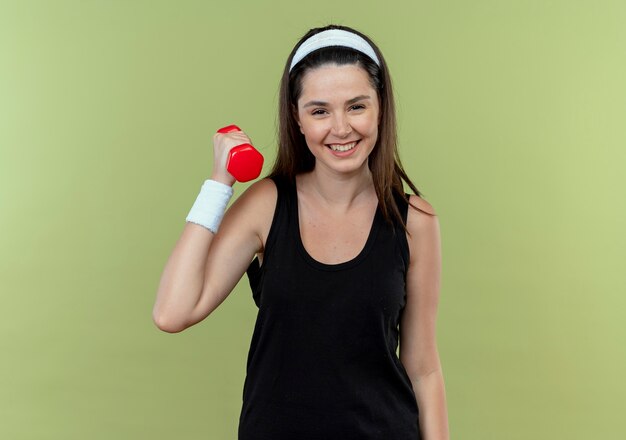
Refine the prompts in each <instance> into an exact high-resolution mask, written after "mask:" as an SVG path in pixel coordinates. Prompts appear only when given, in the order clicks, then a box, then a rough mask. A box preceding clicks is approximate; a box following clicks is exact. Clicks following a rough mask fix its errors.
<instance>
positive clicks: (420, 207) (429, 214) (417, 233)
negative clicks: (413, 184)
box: [406, 195, 439, 255]
mask: <svg viewBox="0 0 626 440" xmlns="http://www.w3.org/2000/svg"><path fill="white" fill-rule="evenodd" d="M406 229H407V231H408V235H407V239H408V241H409V248H410V252H411V254H413V255H415V254H416V253H421V252H422V251H429V249H430V248H432V246H433V245H434V244H436V243H437V242H438V241H439V217H438V216H437V213H436V212H435V209H434V208H433V206H432V205H431V204H430V203H429V202H428V201H426V200H425V199H423V198H422V197H420V196H416V195H411V196H410V197H409V208H408V213H407V222H406Z"/></svg>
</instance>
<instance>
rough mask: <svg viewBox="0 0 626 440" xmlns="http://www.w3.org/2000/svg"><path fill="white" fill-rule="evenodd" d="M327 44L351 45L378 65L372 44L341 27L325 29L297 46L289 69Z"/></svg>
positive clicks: (327, 45)
mask: <svg viewBox="0 0 626 440" xmlns="http://www.w3.org/2000/svg"><path fill="white" fill-rule="evenodd" d="M329 46H346V47H351V48H352V49H355V50H358V51H359V52H362V53H364V54H365V55H367V56H368V57H370V58H371V59H373V60H374V61H376V64H378V66H379V67H380V61H378V57H377V56H376V53H375V52H374V49H372V46H370V45H369V43H368V42H367V41H366V40H365V39H364V38H362V37H361V36H359V35H357V34H355V33H352V32H348V31H344V30H341V29H329V30H327V31H323V32H319V33H317V34H315V35H313V36H312V37H310V38H309V39H308V40H306V41H305V42H304V43H302V44H301V45H300V47H298V50H297V51H296V53H295V54H294V56H293V58H292V60H291V66H289V71H290V72H291V69H293V66H295V65H296V64H298V63H299V62H300V61H301V60H302V58H304V57H305V56H307V55H308V54H310V53H311V52H313V51H314V50H317V49H321V48H322V47H329Z"/></svg>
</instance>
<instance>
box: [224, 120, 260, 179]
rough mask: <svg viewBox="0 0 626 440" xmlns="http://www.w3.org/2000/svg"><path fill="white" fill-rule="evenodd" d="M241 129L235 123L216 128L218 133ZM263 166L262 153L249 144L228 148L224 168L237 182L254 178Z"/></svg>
mask: <svg viewBox="0 0 626 440" xmlns="http://www.w3.org/2000/svg"><path fill="white" fill-rule="evenodd" d="M231 131H241V129H240V128H239V127H237V126H236V125H228V126H226V127H222V128H220V129H219V130H217V132H218V133H230V132H231ZM261 168H263V155H261V153H259V152H258V151H257V150H256V149H255V148H254V147H253V146H252V145H250V144H240V145H237V146H235V147H233V148H231V149H230V152H229V153H228V162H227V163H226V169H227V170H228V172H229V173H230V174H232V176H233V177H234V178H235V179H236V180H237V181H238V182H248V181H250V180H253V179H256V178H257V177H259V175H260V174H261Z"/></svg>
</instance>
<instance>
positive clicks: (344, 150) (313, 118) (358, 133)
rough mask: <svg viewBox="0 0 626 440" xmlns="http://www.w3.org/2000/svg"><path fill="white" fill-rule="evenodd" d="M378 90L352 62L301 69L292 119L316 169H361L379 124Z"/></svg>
mask: <svg viewBox="0 0 626 440" xmlns="http://www.w3.org/2000/svg"><path fill="white" fill-rule="evenodd" d="M379 114H380V109H379V103H378V94H377V93H376V90H375V89H374V88H373V87H372V85H371V84H370V81H369V76H368V74H367V72H366V71H365V70H364V69H363V68H361V67H359V66H357V65H354V64H351V65H341V66H339V65H337V64H325V65H323V66H321V67H318V68H316V69H313V70H309V71H308V72H306V73H305V75H304V77H303V79H302V94H301V96H300V98H299V99H298V108H297V121H298V125H299V126H300V131H301V132H302V134H303V135H304V138H305V140H306V143H307V145H308V147H309V150H310V151H311V153H312V154H313V156H315V158H316V162H315V163H316V165H315V166H316V167H325V168H328V169H329V170H331V171H333V172H339V173H350V172H355V171H362V170H363V167H367V158H368V156H369V154H370V153H371V152H372V150H373V149H374V145H376V139H377V138H378V124H379V122H380V117H379Z"/></svg>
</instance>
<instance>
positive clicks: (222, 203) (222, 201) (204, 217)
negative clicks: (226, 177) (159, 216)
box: [186, 179, 233, 234]
mask: <svg viewBox="0 0 626 440" xmlns="http://www.w3.org/2000/svg"><path fill="white" fill-rule="evenodd" d="M232 196H233V188H232V187H230V186H228V185H226V184H224V183H221V182H217V181H215V180H211V179H207V180H205V181H204V183H203V184H202V188H201V189H200V194H198V197H197V198H196V201H195V203H194V204H193V206H192V208H191V211H189V214H188V215H187V218H186V220H187V221H188V222H192V223H196V224H198V225H200V226H204V227H205V228H207V229H208V230H209V231H211V232H213V233H214V234H215V233H217V229H218V228H219V226H220V223H221V222H222V217H224V212H225V211H226V205H228V201H229V200H230V198H231V197H232Z"/></svg>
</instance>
